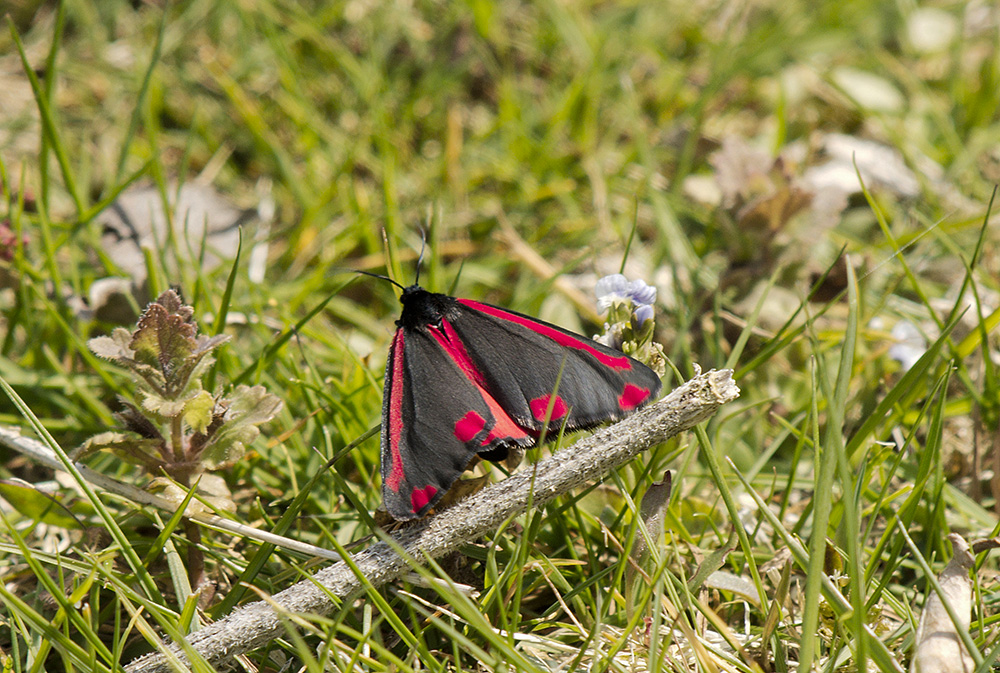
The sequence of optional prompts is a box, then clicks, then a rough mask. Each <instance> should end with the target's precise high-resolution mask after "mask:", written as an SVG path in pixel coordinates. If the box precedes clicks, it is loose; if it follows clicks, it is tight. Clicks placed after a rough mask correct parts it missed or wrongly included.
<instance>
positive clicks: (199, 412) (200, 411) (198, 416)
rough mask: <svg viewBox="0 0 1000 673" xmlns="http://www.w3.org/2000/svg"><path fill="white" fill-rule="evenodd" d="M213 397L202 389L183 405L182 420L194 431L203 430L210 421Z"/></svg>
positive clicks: (213, 403)
mask: <svg viewBox="0 0 1000 673" xmlns="http://www.w3.org/2000/svg"><path fill="white" fill-rule="evenodd" d="M214 409H215V398H214V397H212V395H210V394H209V393H208V391H206V390H202V391H201V392H199V393H198V394H197V395H195V396H194V397H192V398H191V399H189V400H188V401H187V404H185V405H184V422H185V423H187V424H188V426H189V427H190V428H191V429H192V430H194V431H195V432H205V430H206V429H207V428H208V425H209V423H211V422H212V411H213V410H214Z"/></svg>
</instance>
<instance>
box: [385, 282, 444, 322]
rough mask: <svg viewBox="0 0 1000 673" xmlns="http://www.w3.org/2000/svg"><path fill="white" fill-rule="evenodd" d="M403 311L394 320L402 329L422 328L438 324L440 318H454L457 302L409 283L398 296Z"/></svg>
mask: <svg viewBox="0 0 1000 673" xmlns="http://www.w3.org/2000/svg"><path fill="white" fill-rule="evenodd" d="M399 302H400V303H401V304H402V305H403V312H402V314H401V315H400V316H399V320H397V321H396V325H397V326H398V327H402V328H403V329H411V330H412V329H424V328H426V327H427V326H429V325H433V326H440V325H441V320H442V319H445V318H447V319H449V320H451V319H454V317H455V315H456V314H457V313H458V310H459V306H458V302H457V301H456V300H455V299H454V298H453V297H449V296H448V295H446V294H438V293H437V292H428V291H427V290H425V289H424V288H422V287H420V286H419V285H411V286H409V287H408V288H405V289H404V290H403V294H402V295H400V297H399Z"/></svg>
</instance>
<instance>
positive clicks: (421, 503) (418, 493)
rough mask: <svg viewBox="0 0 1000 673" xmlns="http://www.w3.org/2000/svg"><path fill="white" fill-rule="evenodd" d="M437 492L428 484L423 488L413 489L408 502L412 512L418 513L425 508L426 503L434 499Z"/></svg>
mask: <svg viewBox="0 0 1000 673" xmlns="http://www.w3.org/2000/svg"><path fill="white" fill-rule="evenodd" d="M437 492H438V490H437V489H436V488H434V487H433V486H431V485H430V484H428V485H427V486H424V487H423V488H415V489H413V492H412V493H411V494H410V502H411V503H412V504H413V511H414V512H419V511H420V510H422V509H423V508H424V507H426V506H427V503H429V502H430V501H431V500H433V499H434V496H435V495H436V494H437Z"/></svg>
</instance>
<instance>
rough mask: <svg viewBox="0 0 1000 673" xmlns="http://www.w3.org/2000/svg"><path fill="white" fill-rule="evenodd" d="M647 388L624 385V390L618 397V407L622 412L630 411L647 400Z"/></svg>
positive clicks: (629, 384)
mask: <svg viewBox="0 0 1000 673" xmlns="http://www.w3.org/2000/svg"><path fill="white" fill-rule="evenodd" d="M649 394H650V393H649V388H640V387H639V386H637V385H635V384H634V383H627V384H625V390H623V391H622V394H621V395H619V396H618V406H620V407H621V408H622V411H632V410H633V409H635V408H636V407H638V406H639V405H641V404H642V403H643V402H645V401H646V400H648V399H649Z"/></svg>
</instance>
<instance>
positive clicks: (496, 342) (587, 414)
mask: <svg viewBox="0 0 1000 673" xmlns="http://www.w3.org/2000/svg"><path fill="white" fill-rule="evenodd" d="M400 301H401V302H402V304H403V312H402V315H401V316H400V318H399V320H397V321H396V325H397V328H398V329H397V330H396V335H395V337H394V338H393V341H392V347H391V349H390V351H389V360H388V362H387V363H386V372H385V392H384V396H383V402H382V497H383V500H384V502H385V506H386V509H387V510H388V511H389V514H391V515H392V516H393V518H395V519H400V520H405V519H412V518H415V517H419V516H422V515H424V514H425V513H426V512H427V511H428V510H429V509H430V508H431V507H432V506H433V505H434V504H435V503H436V502H437V501H438V500H439V499H440V498H441V496H442V495H444V493H445V492H446V491H447V490H448V488H449V487H450V486H451V485H452V484H453V483H454V481H455V480H456V479H458V477H459V475H461V474H462V472H463V471H464V470H465V468H466V466H467V465H468V464H469V461H470V460H471V459H472V458H473V456H475V455H477V454H478V455H479V456H481V457H483V458H485V459H487V460H501V459H503V458H505V457H506V455H507V452H508V450H509V449H510V448H511V447H514V446H520V447H528V446H531V445H533V444H534V443H535V441H536V440H537V438H538V436H539V434H540V433H541V431H542V428H543V426H544V425H545V422H546V420H548V423H549V425H550V426H551V427H552V428H554V429H557V428H559V427H562V426H563V425H565V427H566V428H567V429H569V430H576V429H581V428H589V427H593V426H594V425H597V424H599V423H603V422H606V421H613V420H617V419H620V418H623V417H624V416H626V415H627V414H629V413H631V412H632V411H635V410H636V409H638V408H640V407H642V406H644V405H645V404H647V403H648V402H650V401H652V400H653V399H654V398H655V396H656V395H657V393H659V391H660V380H659V378H658V377H657V376H656V374H655V373H654V372H653V371H652V370H651V369H649V368H648V367H646V366H645V365H643V364H642V363H640V362H637V361H636V360H633V359H632V358H629V357H627V356H626V355H623V354H622V353H620V352H618V351H616V350H613V349H611V348H608V347H606V346H603V345H601V344H599V343H597V342H595V341H592V340H590V339H587V338H586V337H582V336H579V335H577V334H573V333H572V332H568V331H566V330H564V329H562V328H560V327H556V326H555V325H551V324H549V323H546V322H542V321H540V320H536V319H534V318H530V317H528V316H525V315H522V314H520V313H515V312H514V311H508V310H506V309H502V308H498V307H496V306H491V305H489V304H482V303H480V302H476V301H472V300H469V299H456V298H454V297H449V296H447V295H443V294H436V293H433V292H427V291H426V290H424V289H423V288H421V287H419V286H417V285H412V286H410V287H408V288H406V289H404V290H403V294H402V296H401V297H400ZM557 384H558V387H557Z"/></svg>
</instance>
